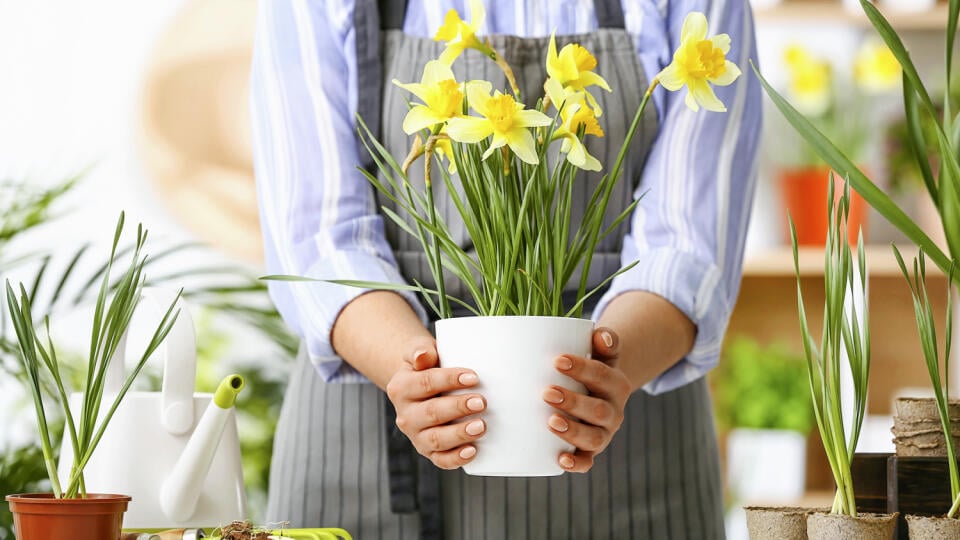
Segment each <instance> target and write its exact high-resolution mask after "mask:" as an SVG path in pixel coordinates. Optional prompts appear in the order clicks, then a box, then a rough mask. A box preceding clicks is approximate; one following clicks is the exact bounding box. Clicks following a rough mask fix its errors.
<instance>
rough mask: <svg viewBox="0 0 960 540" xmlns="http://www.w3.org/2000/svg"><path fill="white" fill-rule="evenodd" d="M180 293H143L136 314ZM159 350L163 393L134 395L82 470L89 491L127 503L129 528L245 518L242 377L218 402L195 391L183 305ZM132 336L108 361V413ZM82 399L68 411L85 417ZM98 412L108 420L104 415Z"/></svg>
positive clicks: (64, 469) (69, 459)
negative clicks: (238, 409) (239, 408)
mask: <svg viewBox="0 0 960 540" xmlns="http://www.w3.org/2000/svg"><path fill="white" fill-rule="evenodd" d="M175 295H176V293H174V292H172V291H167V290H163V289H158V288H150V289H144V292H143V297H142V300H141V303H140V306H144V305H148V306H152V307H153V308H154V309H159V310H162V311H160V313H164V312H165V310H166V308H167V307H168V306H169V305H170V303H171V302H172V301H173V299H174V297H175ZM177 309H179V310H180V315H179V316H178V317H177V320H176V322H175V323H174V325H173V327H172V328H171V329H170V332H169V334H167V338H166V339H165V340H164V342H163V343H162V344H161V345H160V347H159V348H158V349H157V350H156V351H155V352H154V356H160V357H161V358H163V387H162V391H161V392H128V393H127V395H126V396H125V397H124V398H123V401H122V402H121V403H120V406H119V407H118V408H117V410H116V412H115V413H114V415H113V418H112V419H111V421H110V423H109V424H108V426H107V429H106V430H105V431H104V433H103V438H102V439H100V444H99V445H98V446H97V448H96V450H95V451H94V453H93V455H92V456H91V458H90V460H89V461H88V462H87V465H86V467H85V468H84V479H85V481H86V490H87V492H89V493H120V494H124V495H130V496H131V497H132V498H133V500H132V501H131V502H130V504H129V506H128V508H127V512H126V513H125V514H124V518H123V526H124V528H132V529H165V528H175V527H189V528H194V527H214V526H217V525H220V524H223V523H229V522H231V521H234V520H241V519H244V518H245V517H246V511H245V510H246V508H245V507H246V496H245V494H244V490H243V469H242V466H241V462H240V439H239V437H238V436H237V422H236V415H235V414H234V409H233V403H234V400H235V398H236V395H237V393H239V392H240V390H241V389H242V388H243V385H244V383H243V378H242V377H240V376H239V375H230V376H228V377H226V378H225V379H223V381H222V382H221V383H220V386H219V387H218V388H217V391H216V394H201V393H194V392H193V387H194V384H195V379H196V373H197V355H196V335H195V334H194V330H193V319H192V318H191V317H190V313H189V312H188V311H187V309H186V305H185V304H184V303H183V302H182V301H179V302H178V305H177V306H176V307H175V308H174V312H175V311H176V310H177ZM125 348H126V336H124V339H123V340H122V341H121V343H120V347H119V348H118V350H117V353H116V355H115V357H114V358H113V359H111V361H110V365H109V367H108V370H109V371H108V373H107V377H106V383H105V386H106V391H105V392H104V397H103V407H104V410H103V412H106V408H107V407H109V406H110V405H111V404H112V403H113V399H114V397H115V396H116V393H117V392H118V391H119V390H120V388H121V386H122V385H123V381H124V380H125V374H124V362H123V359H124V356H125V354H124V353H125ZM81 398H82V396H80V395H79V394H75V395H73V396H71V408H72V410H74V411H79V410H80V404H81ZM101 414H102V413H101ZM63 440H64V443H63V445H62V449H61V457H60V468H59V475H60V477H61V478H66V477H67V476H69V473H70V466H71V464H72V463H73V449H72V447H71V445H70V443H69V438H68V437H67V436H66V435H65V436H64V438H63Z"/></svg>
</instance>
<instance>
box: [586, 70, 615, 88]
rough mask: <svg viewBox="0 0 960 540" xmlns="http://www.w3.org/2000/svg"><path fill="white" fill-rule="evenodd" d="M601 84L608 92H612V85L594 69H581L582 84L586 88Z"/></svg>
mask: <svg viewBox="0 0 960 540" xmlns="http://www.w3.org/2000/svg"><path fill="white" fill-rule="evenodd" d="M594 85H596V86H599V87H600V88H603V89H604V90H606V91H607V92H612V90H610V85H609V84H607V81H605V80H604V79H603V77H601V76H600V75H597V74H596V73H594V72H593V71H581V72H580V86H582V87H583V88H586V87H588V86H594Z"/></svg>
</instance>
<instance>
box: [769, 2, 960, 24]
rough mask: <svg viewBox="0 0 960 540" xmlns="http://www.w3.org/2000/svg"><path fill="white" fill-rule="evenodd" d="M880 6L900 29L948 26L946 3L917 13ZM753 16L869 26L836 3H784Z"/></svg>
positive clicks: (780, 19)
mask: <svg viewBox="0 0 960 540" xmlns="http://www.w3.org/2000/svg"><path fill="white" fill-rule="evenodd" d="M879 7H880V10H881V11H882V12H883V14H884V15H886V16H887V18H888V20H890V22H891V24H892V25H893V26H894V28H896V29H897V30H943V29H945V28H946V27H947V4H946V3H943V2H940V3H938V4H937V5H936V6H934V7H933V8H931V9H929V10H927V11H922V12H917V13H909V12H901V11H896V10H893V9H890V8H885V7H884V6H883V4H882V3H881V4H880V5H879ZM754 13H755V14H756V17H757V20H758V22H760V23H764V22H818V23H823V22H829V23H844V24H851V25H856V26H863V27H865V28H866V27H870V21H869V20H868V19H867V17H866V15H864V14H863V13H862V12H859V11H854V10H852V9H850V8H847V7H844V5H843V4H842V3H841V2H840V1H837V0H834V1H829V0H809V1H803V0H785V1H783V2H781V3H779V4H777V5H775V6H772V7H769V8H756V9H755V10H754Z"/></svg>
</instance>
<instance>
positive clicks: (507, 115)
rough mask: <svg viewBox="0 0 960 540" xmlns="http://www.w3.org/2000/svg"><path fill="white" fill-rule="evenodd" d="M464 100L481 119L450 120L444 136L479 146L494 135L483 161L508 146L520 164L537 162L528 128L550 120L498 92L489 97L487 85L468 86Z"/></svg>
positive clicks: (461, 118)
mask: <svg viewBox="0 0 960 540" xmlns="http://www.w3.org/2000/svg"><path fill="white" fill-rule="evenodd" d="M467 99H468V100H469V103H470V107H471V108H473V109H474V110H475V111H477V112H478V113H480V114H481V115H482V116H483V118H479V117H476V116H461V117H457V118H452V119H450V121H449V122H448V123H447V134H448V135H449V136H450V138H451V139H453V140H455V141H457V142H462V143H478V142H480V141H482V140H483V139H486V138H487V137H489V136H490V135H493V140H492V141H491V142H490V147H489V148H487V151H486V152H484V153H483V159H486V158H487V157H489V156H490V154H492V153H493V151H494V150H496V149H497V148H501V147H503V146H509V147H510V149H511V150H513V152H514V153H515V154H516V155H517V157H519V158H520V159H522V160H523V161H525V162H527V163H530V164H536V163H539V162H540V160H539V159H538V158H537V152H536V145H535V144H534V139H533V134H532V133H530V130H529V129H528V128H530V127H535V126H546V125H549V124H551V123H552V122H553V120H551V119H550V118H549V117H548V116H547V115H545V114H543V113H541V112H539V111H534V110H531V109H524V107H523V104H522V103H517V102H516V101H515V100H514V99H513V96H510V95H507V94H502V93H501V92H500V91H499V90H498V91H496V92H495V93H494V94H493V96H491V95H490V88H489V86H488V87H486V88H484V86H482V85H473V86H468V87H467Z"/></svg>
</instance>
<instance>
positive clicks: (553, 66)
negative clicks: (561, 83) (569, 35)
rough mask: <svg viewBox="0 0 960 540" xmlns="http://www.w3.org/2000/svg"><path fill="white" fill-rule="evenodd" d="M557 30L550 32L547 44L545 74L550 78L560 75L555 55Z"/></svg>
mask: <svg viewBox="0 0 960 540" xmlns="http://www.w3.org/2000/svg"><path fill="white" fill-rule="evenodd" d="M556 34H557V31H556V30H554V31H553V33H551V34H550V44H549V45H548V46H547V75H548V76H549V77H550V78H551V79H557V78H558V77H559V76H560V70H559V67H558V65H557V64H558V63H559V61H558V57H557V38H556Z"/></svg>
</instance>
